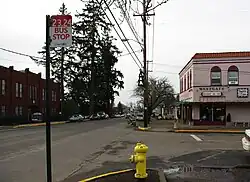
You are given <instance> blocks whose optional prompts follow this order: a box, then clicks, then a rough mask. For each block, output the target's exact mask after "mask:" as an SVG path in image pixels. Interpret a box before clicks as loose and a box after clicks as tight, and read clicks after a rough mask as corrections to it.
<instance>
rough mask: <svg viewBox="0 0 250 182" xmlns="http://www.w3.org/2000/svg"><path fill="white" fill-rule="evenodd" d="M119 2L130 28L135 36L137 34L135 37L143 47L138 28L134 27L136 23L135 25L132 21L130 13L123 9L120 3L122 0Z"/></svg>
mask: <svg viewBox="0 0 250 182" xmlns="http://www.w3.org/2000/svg"><path fill="white" fill-rule="evenodd" d="M121 1H122V2H123V3H124V1H123V0H121ZM117 2H118V4H119V7H120V9H121V10H122V13H123V16H124V18H125V20H126V21H127V23H128V26H129V28H130V30H131V31H132V33H133V34H134V36H135V39H136V40H137V41H138V43H139V44H140V46H141V48H142V49H143V46H142V45H141V43H140V42H141V40H139V38H138V37H139V35H138V33H137V32H136V30H135V28H134V25H133V23H132V21H131V18H130V16H129V15H128V16H127V13H126V11H125V10H124V9H123V7H122V4H121V3H120V0H118V1H117Z"/></svg>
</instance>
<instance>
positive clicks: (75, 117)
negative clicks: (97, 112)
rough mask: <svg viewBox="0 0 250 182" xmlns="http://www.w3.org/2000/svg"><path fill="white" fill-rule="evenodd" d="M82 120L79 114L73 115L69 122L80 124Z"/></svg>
mask: <svg viewBox="0 0 250 182" xmlns="http://www.w3.org/2000/svg"><path fill="white" fill-rule="evenodd" d="M83 120H84V117H83V116H82V115H81V114H75V115H73V116H71V117H70V118H69V121H70V122H80V121H83Z"/></svg>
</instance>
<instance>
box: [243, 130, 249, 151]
mask: <svg viewBox="0 0 250 182" xmlns="http://www.w3.org/2000/svg"><path fill="white" fill-rule="evenodd" d="M242 147H243V149H244V150H247V151H250V129H248V130H245V136H244V137H243V138H242Z"/></svg>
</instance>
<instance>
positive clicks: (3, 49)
mask: <svg viewBox="0 0 250 182" xmlns="http://www.w3.org/2000/svg"><path fill="white" fill-rule="evenodd" d="M0 49H1V50H2V51H5V52H9V53H12V54H16V55H19V56H26V57H29V58H31V59H34V58H35V59H43V60H44V58H41V57H37V56H31V55H28V54H25V53H20V52H16V51H13V50H10V49H6V48H3V47H0Z"/></svg>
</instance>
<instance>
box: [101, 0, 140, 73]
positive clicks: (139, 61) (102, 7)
mask: <svg viewBox="0 0 250 182" xmlns="http://www.w3.org/2000/svg"><path fill="white" fill-rule="evenodd" d="M104 1H105V0H104ZM96 2H97V3H98V4H99V6H100V8H101V9H102V11H103V12H104V14H105V15H106V17H107V19H108V21H109V22H110V24H112V21H111V20H110V18H109V17H108V15H107V13H106V12H105V10H104V9H103V7H102V4H101V2H98V0H96ZM105 4H107V3H106V1H105ZM107 7H109V6H107ZM113 28H114V30H115V32H116V34H117V35H118V37H119V39H120V40H121V42H122V43H123V45H124V46H125V48H126V49H127V51H128V54H129V55H131V57H132V58H133V60H134V62H135V64H136V65H137V66H138V67H139V68H141V67H140V65H139V64H138V63H137V61H136V59H135V58H134V56H133V54H131V52H130V50H129V48H128V47H127V45H126V44H125V42H124V41H122V37H121V36H120V34H119V33H118V31H117V29H116V28H115V26H113ZM124 37H125V36H124ZM132 51H133V53H134V55H135V56H136V57H137V55H136V53H135V51H134V50H133V49H132ZM137 59H138V60H139V58H138V57H137ZM139 63H140V60H139Z"/></svg>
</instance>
